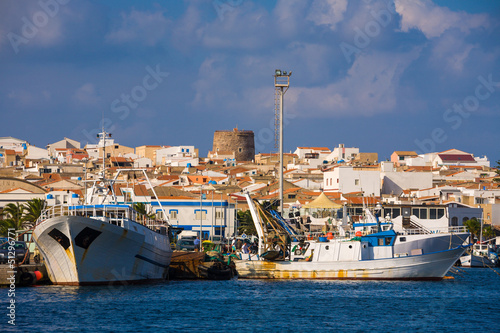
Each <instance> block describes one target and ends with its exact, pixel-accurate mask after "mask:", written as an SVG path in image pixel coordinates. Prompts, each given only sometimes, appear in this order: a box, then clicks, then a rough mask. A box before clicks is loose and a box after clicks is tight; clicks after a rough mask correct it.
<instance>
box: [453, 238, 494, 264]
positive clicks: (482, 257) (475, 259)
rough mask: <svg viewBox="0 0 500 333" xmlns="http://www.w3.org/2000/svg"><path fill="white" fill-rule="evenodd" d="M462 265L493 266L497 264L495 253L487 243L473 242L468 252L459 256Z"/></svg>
mask: <svg viewBox="0 0 500 333" xmlns="http://www.w3.org/2000/svg"><path fill="white" fill-rule="evenodd" d="M460 265H461V266H462V267H495V266H497V265H498V255H497V253H495V252H493V251H490V249H489V246H488V244H487V243H485V242H483V243H478V244H474V246H473V247H472V250H471V251H470V253H468V254H465V255H463V256H462V257H460Z"/></svg>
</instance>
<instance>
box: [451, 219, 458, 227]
mask: <svg viewBox="0 0 500 333" xmlns="http://www.w3.org/2000/svg"><path fill="white" fill-rule="evenodd" d="M451 226H452V227H458V217H456V216H453V218H452V219H451Z"/></svg>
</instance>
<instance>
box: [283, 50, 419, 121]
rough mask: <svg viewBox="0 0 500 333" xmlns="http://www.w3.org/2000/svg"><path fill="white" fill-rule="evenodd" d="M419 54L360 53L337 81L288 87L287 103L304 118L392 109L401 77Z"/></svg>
mask: <svg viewBox="0 0 500 333" xmlns="http://www.w3.org/2000/svg"><path fill="white" fill-rule="evenodd" d="M419 54H420V49H413V50H412V51H410V52H408V53H405V54H389V53H378V54H374V55H362V56H360V57H358V58H357V59H356V61H355V62H354V64H353V66H352V67H351V69H350V70H349V71H348V73H347V75H346V76H345V77H344V78H343V79H342V80H340V81H338V82H335V83H331V84H329V85H326V86H321V87H308V88H295V89H290V91H289V92H288V94H289V97H291V98H290V99H289V102H287V104H288V105H289V107H290V108H291V109H292V111H293V112H294V113H295V114H297V115H299V116H306V115H307V117H310V116H315V117H332V116H338V115H349V116H356V115H374V114H379V113H389V112H393V111H394V108H395V107H396V106H397V101H398V97H399V96H398V94H397V92H398V89H399V82H400V78H401V76H402V75H403V73H404V71H405V70H406V68H407V67H408V66H409V65H410V64H411V63H412V62H413V61H414V60H415V59H416V58H417V57H418V56H419Z"/></svg>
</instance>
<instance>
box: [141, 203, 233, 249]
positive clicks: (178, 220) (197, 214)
mask: <svg viewBox="0 0 500 333" xmlns="http://www.w3.org/2000/svg"><path fill="white" fill-rule="evenodd" d="M160 202H161V205H162V207H163V208H164V210H165V213H166V214H167V215H168V218H169V220H170V224H171V225H172V226H174V227H181V228H184V230H193V231H198V232H199V231H200V227H201V229H202V230H203V238H204V239H208V238H209V237H210V236H223V237H230V236H232V235H234V234H236V230H237V226H236V223H235V214H236V210H235V206H234V205H233V204H231V203H229V202H228V201H227V200H223V199H222V200H221V198H220V196H219V195H217V194H215V196H214V198H213V199H212V196H211V195H210V194H207V195H206V196H204V198H203V200H202V202H201V205H200V199H199V198H198V199H188V198H172V199H164V198H160ZM151 206H152V207H153V211H155V212H156V213H157V214H158V213H159V212H161V208H160V206H159V204H158V203H157V202H155V201H152V202H151Z"/></svg>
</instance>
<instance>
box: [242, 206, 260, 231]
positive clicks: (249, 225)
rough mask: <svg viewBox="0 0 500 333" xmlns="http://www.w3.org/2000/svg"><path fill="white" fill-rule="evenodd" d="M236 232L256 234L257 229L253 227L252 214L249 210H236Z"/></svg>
mask: <svg viewBox="0 0 500 333" xmlns="http://www.w3.org/2000/svg"><path fill="white" fill-rule="evenodd" d="M238 222H239V225H238V233H239V234H240V235H241V234H247V235H257V229H255V225H254V224H253V218H252V214H251V213H250V211H249V210H247V211H244V212H243V211H238Z"/></svg>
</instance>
